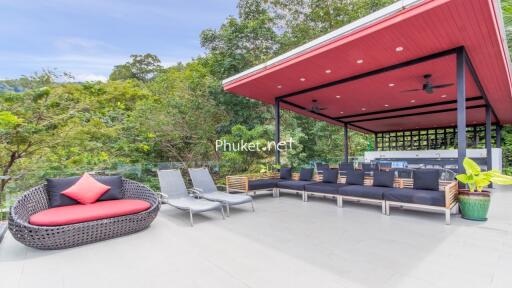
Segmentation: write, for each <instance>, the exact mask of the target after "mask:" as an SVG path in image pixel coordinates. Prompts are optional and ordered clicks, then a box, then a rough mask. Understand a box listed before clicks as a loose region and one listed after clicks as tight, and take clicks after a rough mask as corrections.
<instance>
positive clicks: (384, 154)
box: [364, 148, 503, 171]
mask: <svg viewBox="0 0 512 288" xmlns="http://www.w3.org/2000/svg"><path fill="white" fill-rule="evenodd" d="M466 154H467V156H468V157H469V158H486V157H487V150H486V149H467V150H466ZM376 158H393V159H400V158H457V150H455V149H450V150H417V151H368V152H364V161H365V162H370V161H371V160H375V159H376ZM502 160H503V159H502V151H501V148H492V168H493V169H498V170H500V171H501V168H502Z"/></svg>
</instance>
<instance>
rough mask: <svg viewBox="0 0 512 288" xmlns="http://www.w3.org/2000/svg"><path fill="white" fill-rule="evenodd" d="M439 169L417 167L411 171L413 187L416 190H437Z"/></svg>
mask: <svg viewBox="0 0 512 288" xmlns="http://www.w3.org/2000/svg"><path fill="white" fill-rule="evenodd" d="M440 176H441V175H440V170H438V169H418V170H414V172H413V173H412V178H413V181H414V183H413V188H414V189H418V190H434V191H438V190H439V177H440Z"/></svg>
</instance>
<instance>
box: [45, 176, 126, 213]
mask: <svg viewBox="0 0 512 288" xmlns="http://www.w3.org/2000/svg"><path fill="white" fill-rule="evenodd" d="M92 176H93V177H94V179H96V180H98V181H99V182H100V183H102V184H104V185H107V186H110V190H108V191H107V192H106V193H105V194H103V195H102V196H101V197H100V199H98V201H105V200H118V199H121V197H122V195H121V189H122V188H123V180H122V177H121V176H96V175H92ZM80 177H81V176H75V177H67V178H48V179H46V191H47V192H48V196H49V198H50V203H49V206H50V208H54V207H60V206H68V205H75V204H78V202H77V201H75V200H73V199H71V198H69V197H67V196H66V195H63V194H61V192H62V191H64V190H66V189H68V188H69V187H71V186H73V185H74V184H75V183H76V182H77V181H78V180H79V179H80Z"/></svg>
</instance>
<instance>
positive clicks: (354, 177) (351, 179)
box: [345, 171, 364, 185]
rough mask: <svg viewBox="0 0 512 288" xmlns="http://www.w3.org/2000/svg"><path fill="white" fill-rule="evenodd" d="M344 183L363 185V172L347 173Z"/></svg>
mask: <svg viewBox="0 0 512 288" xmlns="http://www.w3.org/2000/svg"><path fill="white" fill-rule="evenodd" d="M345 183H347V184H349V185H364V172H363V171H347V179H346V181H345Z"/></svg>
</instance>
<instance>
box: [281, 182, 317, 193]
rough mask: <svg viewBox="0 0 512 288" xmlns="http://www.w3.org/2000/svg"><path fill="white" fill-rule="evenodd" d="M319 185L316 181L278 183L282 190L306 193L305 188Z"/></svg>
mask: <svg viewBox="0 0 512 288" xmlns="http://www.w3.org/2000/svg"><path fill="white" fill-rule="evenodd" d="M313 183H317V182H315V181H300V180H298V181H295V180H292V181H279V182H277V187H278V188H282V189H290V190H298V191H304V186H306V185H308V184H313Z"/></svg>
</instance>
